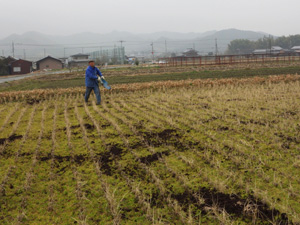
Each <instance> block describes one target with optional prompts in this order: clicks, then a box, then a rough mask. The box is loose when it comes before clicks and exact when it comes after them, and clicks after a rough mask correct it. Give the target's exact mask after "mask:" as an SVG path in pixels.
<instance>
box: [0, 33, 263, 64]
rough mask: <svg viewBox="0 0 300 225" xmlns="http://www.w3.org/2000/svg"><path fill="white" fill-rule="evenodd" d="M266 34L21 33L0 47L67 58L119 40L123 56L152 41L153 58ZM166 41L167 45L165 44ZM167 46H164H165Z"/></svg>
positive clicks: (224, 45)
mask: <svg viewBox="0 0 300 225" xmlns="http://www.w3.org/2000/svg"><path fill="white" fill-rule="evenodd" d="M266 35H268V34H266V33H263V32H254V31H243V30H237V29H226V30H221V31H215V30H212V31H207V32H204V33H195V32H190V33H180V32H168V31H161V32H155V33H140V34H133V33H130V32H124V31H112V32H110V33H107V34H99V33H94V32H83V33H77V34H73V35H66V36H59V35H47V34H42V33H39V32H35V31H30V32H26V33H24V34H21V35H18V34H12V35H10V36H8V37H6V38H4V39H2V40H0V45H2V46H4V47H1V48H2V50H3V51H4V53H5V55H11V52H12V46H11V43H12V42H14V43H15V56H16V57H20V58H21V57H27V58H29V59H39V58H42V57H43V56H44V55H48V54H50V55H52V56H55V57H62V56H64V55H66V56H68V55H70V54H74V53H78V52H81V51H84V52H91V51H95V50H99V47H103V48H107V47H108V46H120V44H121V43H120V42H119V41H120V40H123V41H125V42H124V43H123V46H125V48H126V54H128V55H130V54H144V55H147V54H150V52H151V46H150V43H151V42H154V51H155V53H156V55H162V54H164V53H165V52H166V50H167V51H168V52H176V53H177V54H180V53H181V52H182V51H184V50H185V49H186V48H195V49H196V50H197V51H199V52H200V54H207V53H208V52H214V51H215V39H217V43H218V50H219V52H224V51H225V50H226V48H227V45H228V44H229V43H230V41H232V40H235V39H241V38H242V39H250V40H257V39H259V38H262V37H263V36H266ZM165 42H167V43H165ZM166 44H167V45H166ZM5 45H7V46H6V47H5Z"/></svg>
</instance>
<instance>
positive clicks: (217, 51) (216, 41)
mask: <svg viewBox="0 0 300 225" xmlns="http://www.w3.org/2000/svg"><path fill="white" fill-rule="evenodd" d="M215 44H216V53H215V55H216V56H217V55H218V54H219V50H218V39H217V38H216V39H215Z"/></svg>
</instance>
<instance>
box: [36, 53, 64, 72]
mask: <svg viewBox="0 0 300 225" xmlns="http://www.w3.org/2000/svg"><path fill="white" fill-rule="evenodd" d="M36 67H37V70H45V69H49V70H57V69H62V68H63V63H62V61H61V60H60V59H56V58H54V57H51V56H47V57H45V58H43V59H41V60H39V61H37V62H36Z"/></svg>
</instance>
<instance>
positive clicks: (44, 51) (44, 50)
mask: <svg viewBox="0 0 300 225" xmlns="http://www.w3.org/2000/svg"><path fill="white" fill-rule="evenodd" d="M44 57H46V48H44Z"/></svg>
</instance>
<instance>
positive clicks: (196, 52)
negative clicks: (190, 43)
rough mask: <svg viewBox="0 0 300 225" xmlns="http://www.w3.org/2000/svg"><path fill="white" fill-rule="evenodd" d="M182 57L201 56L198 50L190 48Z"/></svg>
mask: <svg viewBox="0 0 300 225" xmlns="http://www.w3.org/2000/svg"><path fill="white" fill-rule="evenodd" d="M182 55H183V56H184V57H195V56H199V55H198V51H196V50H195V49H193V48H189V49H187V50H185V51H184V52H183V53H182Z"/></svg>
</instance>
